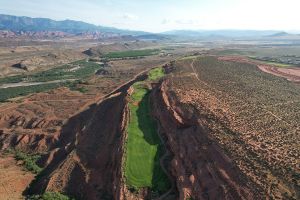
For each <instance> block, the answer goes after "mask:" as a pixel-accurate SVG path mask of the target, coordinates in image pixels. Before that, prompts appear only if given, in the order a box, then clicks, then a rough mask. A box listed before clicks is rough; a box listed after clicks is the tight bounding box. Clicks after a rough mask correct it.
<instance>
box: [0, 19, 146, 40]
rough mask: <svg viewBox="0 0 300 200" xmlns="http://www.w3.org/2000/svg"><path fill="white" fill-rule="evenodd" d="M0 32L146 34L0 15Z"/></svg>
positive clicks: (68, 21)
mask: <svg viewBox="0 0 300 200" xmlns="http://www.w3.org/2000/svg"><path fill="white" fill-rule="evenodd" d="M0 30H5V31H11V32H13V33H20V32H31V33H32V32H44V33H49V32H53V33H57V32H63V33H67V34H74V35H76V34H83V33H102V35H103V34H105V33H106V34H118V35H131V36H141V35H147V34H148V33H146V32H143V31H130V30H123V29H117V28H112V27H105V26H96V25H93V24H89V23H86V22H81V21H74V20H64V21H55V20H51V19H47V18H31V17H18V16H11V15H3V14H0Z"/></svg>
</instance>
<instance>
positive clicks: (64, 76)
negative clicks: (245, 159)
mask: <svg viewBox="0 0 300 200" xmlns="http://www.w3.org/2000/svg"><path fill="white" fill-rule="evenodd" d="M101 67H102V66H101V65H99V64H96V63H93V62H86V61H85V60H81V61H76V62H73V63H71V64H69V65H63V66H60V67H56V68H53V69H49V70H46V71H42V72H36V73H32V74H28V75H17V76H10V77H5V78H0V84H7V83H19V82H47V81H56V80H70V81H67V82H61V83H45V84H41V85H32V86H19V87H11V88H0V102H1V101H2V102H3V101H6V100H7V99H11V98H15V97H18V96H25V95H28V94H32V93H38V92H44V91H48V90H51V89H55V88H58V87H61V86H66V87H69V88H70V89H72V90H79V91H81V92H85V90H84V88H76V84H77V83H78V82H79V81H80V80H83V79H85V78H88V77H90V76H92V75H93V74H95V71H97V70H98V69H100V68H101ZM74 80H76V81H74Z"/></svg>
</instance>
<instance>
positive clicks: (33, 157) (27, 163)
mask: <svg viewBox="0 0 300 200" xmlns="http://www.w3.org/2000/svg"><path fill="white" fill-rule="evenodd" d="M14 154H15V158H16V160H21V161H23V166H24V167H25V168H26V169H27V170H28V171H31V172H33V173H35V174H39V173H40V172H41V171H42V170H43V168H41V167H39V166H38V165H37V164H36V163H37V161H38V160H39V159H40V157H41V156H40V155H38V154H26V153H23V152H21V151H18V150H15V151H14Z"/></svg>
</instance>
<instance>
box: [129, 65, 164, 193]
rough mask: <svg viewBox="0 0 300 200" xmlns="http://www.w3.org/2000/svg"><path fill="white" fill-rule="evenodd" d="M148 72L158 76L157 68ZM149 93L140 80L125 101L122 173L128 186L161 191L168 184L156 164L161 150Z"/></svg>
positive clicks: (158, 164) (158, 165)
mask: <svg viewBox="0 0 300 200" xmlns="http://www.w3.org/2000/svg"><path fill="white" fill-rule="evenodd" d="M151 72H152V75H151V76H152V78H153V79H154V77H159V76H161V70H160V69H158V70H157V69H155V70H152V71H151ZM151 76H150V77H151ZM149 92H150V91H149V90H148V89H147V88H145V87H144V85H143V83H142V82H138V83H136V84H134V93H133V94H132V96H131V102H130V103H129V109H130V121H129V124H128V127H127V132H128V139H127V144H126V147H127V151H126V166H125V176H126V181H127V184H128V186H129V188H131V189H135V190H138V189H139V188H144V187H149V188H151V189H152V191H155V192H158V193H163V192H165V191H166V190H168V188H169V187H170V182H169V180H168V177H167V175H166V174H165V173H164V171H163V170H162V168H161V166H160V157H161V156H162V154H163V150H164V149H163V144H162V143H161V140H160V138H159V136H158V130H157V124H156V121H155V120H154V119H153V118H152V117H151V115H150V99H149Z"/></svg>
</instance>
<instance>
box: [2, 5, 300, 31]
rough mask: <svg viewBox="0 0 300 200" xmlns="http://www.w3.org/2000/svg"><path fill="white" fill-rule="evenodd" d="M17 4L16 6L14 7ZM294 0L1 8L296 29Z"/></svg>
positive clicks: (174, 26) (159, 23)
mask: <svg viewBox="0 0 300 200" xmlns="http://www.w3.org/2000/svg"><path fill="white" fill-rule="evenodd" d="M16 5H18V6H16ZM299 5H300V3H299V2H298V1H297V0H286V1H276V2H274V1H271V0H265V1H263V2H260V1H259V0H253V1H251V2H249V1H245V0H228V1H226V2H224V1H221V0H210V1H197V0H190V1H189V2H183V1H179V0H173V1H171V0H164V1H158V0H152V1H148V0H147V1H142V2H141V1H137V0H123V1H120V0H105V1H103V2H99V1H97V0H87V1H80V0H73V1H71V0H65V1H64V2H58V1H51V2H48V1H47V2H42V3H41V2H40V1H38V0H27V1H21V0H11V1H5V2H0V13H1V14H8V15H16V16H28V17H35V18H39V17H41V18H50V19H54V20H66V19H70V20H77V21H84V22H87V23H91V24H95V25H101V26H109V27H116V28H120V29H128V30H139V31H147V32H153V33H157V32H165V31H170V30H279V31H287V32H299V30H300V27H299V25H298V24H299V23H298V21H299V19H300V16H299V15H298V16H297V9H298V7H299Z"/></svg>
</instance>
